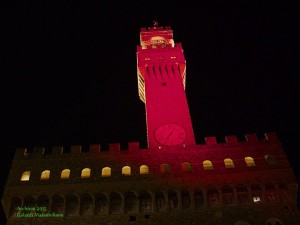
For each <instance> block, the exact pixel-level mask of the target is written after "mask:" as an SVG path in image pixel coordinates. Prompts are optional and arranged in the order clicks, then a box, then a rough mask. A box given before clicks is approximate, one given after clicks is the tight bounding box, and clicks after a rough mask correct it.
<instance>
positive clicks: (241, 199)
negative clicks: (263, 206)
mask: <svg viewBox="0 0 300 225" xmlns="http://www.w3.org/2000/svg"><path fill="white" fill-rule="evenodd" d="M236 196H237V202H238V204H245V203H248V190H247V187H246V186H245V185H244V184H238V185H237V186H236Z"/></svg>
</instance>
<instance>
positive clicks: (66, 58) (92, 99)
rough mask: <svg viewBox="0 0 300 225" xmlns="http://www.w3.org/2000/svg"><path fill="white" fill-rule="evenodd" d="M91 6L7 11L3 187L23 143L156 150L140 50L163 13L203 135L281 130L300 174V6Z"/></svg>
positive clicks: (60, 4)
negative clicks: (149, 143) (135, 144)
mask: <svg viewBox="0 0 300 225" xmlns="http://www.w3.org/2000/svg"><path fill="white" fill-rule="evenodd" d="M82 2H84V3H75V1H74V2H73V1H66V0H61V1H57V2H56V1H39V2H30V1H22V2H19V3H16V4H15V5H6V6H4V8H3V9H2V10H3V11H2V17H3V19H2V21H1V24H2V26H1V30H2V35H1V36H2V38H4V39H2V40H3V41H2V44H1V45H2V50H1V53H2V54H1V55H2V62H3V66H2V68H1V71H2V75H1V77H2V78H1V83H0V87H1V88H0V100H1V109H0V123H1V125H0V131H1V133H0V134H1V135H0V144H1V146H0V153H1V158H0V159H1V162H0V166H1V177H0V181H1V184H0V195H2V194H3V187H4V184H5V181H6V179H7V176H8V171H9V168H10V165H11V161H12V158H13V154H14V151H15V149H16V148H19V147H26V148H28V149H32V148H33V147H34V146H45V147H46V150H47V149H50V148H51V147H52V146H56V145H63V146H64V147H65V148H66V149H68V148H69V146H70V145H76V144H79V145H83V147H84V148H87V146H88V145H89V144H93V143H100V144H101V145H102V147H103V148H107V145H108V143H113V142H119V143H121V146H122V147H123V148H126V146H127V142H129V141H139V142H140V143H141V144H140V145H141V146H144V147H145V146H146V124H145V109H144V104H143V103H142V102H141V101H140V100H139V98H138V90H137V76H136V74H137V69H136V46H137V45H139V32H140V28H141V27H150V26H152V21H153V20H158V22H159V23H160V25H161V26H171V28H172V29H173V31H174V40H175V42H176V43H178V42H180V43H182V45H183V49H184V54H185V58H186V61H187V84H186V94H187V99H188V102H189V107H190V113H191V117H192V122H193V126H194V131H195V136H196V139H197V142H198V143H204V137H206V136H216V137H217V139H218V141H220V142H224V137H225V135H233V134H235V135H237V136H238V137H239V139H240V140H243V139H244V135H245V134H247V133H257V135H258V136H259V137H260V138H263V136H264V133H265V132H269V131H275V132H277V134H278V136H279V138H280V140H281V142H282V143H283V146H284V149H285V151H286V153H287V156H288V158H289V160H290V163H291V165H292V167H293V169H294V171H295V174H296V176H297V178H298V180H300V166H299V165H300V164H299V156H298V152H297V151H299V149H300V144H299V141H298V140H299V133H300V132H299V130H300V129H299V115H300V114H299V112H300V109H299V103H300V101H299V96H300V95H299V68H298V67H299V54H298V53H299V43H298V41H299V35H298V29H299V16H298V14H299V13H298V12H297V10H296V7H295V6H293V5H290V4H289V3H285V4H279V3H275V2H274V1H238V3H237V1H235V2H234V1H232V2H231V1H224V2H223V1H207V2H206V1H201V2H198V3H197V4H196V3H195V4H190V3H186V2H181V3H180V4H179V3H161V2H160V3H159V2H149V1H148V2H136V3H118V2H112V3H106V2H105V1H89V2H88V3H87V2H86V1H82ZM1 218H3V221H5V220H4V217H3V214H2V215H1Z"/></svg>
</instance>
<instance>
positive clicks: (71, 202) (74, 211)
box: [66, 194, 79, 216]
mask: <svg viewBox="0 0 300 225" xmlns="http://www.w3.org/2000/svg"><path fill="white" fill-rule="evenodd" d="M78 209H79V205H78V198H77V196H76V195H73V194H71V195H68V196H67V198H66V216H76V215H78Z"/></svg>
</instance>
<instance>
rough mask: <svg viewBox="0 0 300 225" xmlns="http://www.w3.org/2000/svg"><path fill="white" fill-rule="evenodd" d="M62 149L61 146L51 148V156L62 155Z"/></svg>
mask: <svg viewBox="0 0 300 225" xmlns="http://www.w3.org/2000/svg"><path fill="white" fill-rule="evenodd" d="M63 151H64V148H63V146H55V147H53V148H52V152H51V153H52V154H53V155H61V154H63Z"/></svg>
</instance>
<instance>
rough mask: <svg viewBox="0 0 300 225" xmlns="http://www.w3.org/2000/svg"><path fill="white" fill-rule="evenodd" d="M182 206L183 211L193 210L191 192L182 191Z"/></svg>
mask: <svg viewBox="0 0 300 225" xmlns="http://www.w3.org/2000/svg"><path fill="white" fill-rule="evenodd" d="M181 205H182V210H189V209H191V195H190V192H189V191H187V190H182V191H181Z"/></svg>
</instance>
